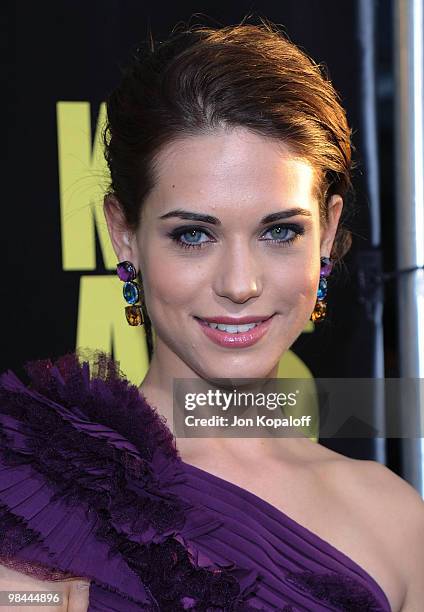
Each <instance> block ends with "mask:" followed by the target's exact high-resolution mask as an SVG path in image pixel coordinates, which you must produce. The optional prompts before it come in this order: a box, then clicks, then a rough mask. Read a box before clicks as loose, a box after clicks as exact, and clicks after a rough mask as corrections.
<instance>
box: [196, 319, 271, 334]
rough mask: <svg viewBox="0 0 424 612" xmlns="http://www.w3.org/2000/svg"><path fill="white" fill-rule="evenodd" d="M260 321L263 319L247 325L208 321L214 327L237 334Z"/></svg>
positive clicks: (251, 327)
mask: <svg viewBox="0 0 424 612" xmlns="http://www.w3.org/2000/svg"><path fill="white" fill-rule="evenodd" d="M260 323H262V321H258V322H257V323H246V325H224V324H223V323H208V325H209V327H212V328H213V329H220V330H221V331H226V332H228V333H230V334H237V333H242V332H247V331H249V329H253V328H254V327H256V326H257V325H259V324H260Z"/></svg>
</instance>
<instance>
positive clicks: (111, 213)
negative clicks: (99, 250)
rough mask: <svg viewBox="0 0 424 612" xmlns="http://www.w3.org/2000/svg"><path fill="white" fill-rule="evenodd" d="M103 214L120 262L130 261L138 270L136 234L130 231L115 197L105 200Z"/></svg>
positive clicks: (106, 197)
mask: <svg viewBox="0 0 424 612" xmlns="http://www.w3.org/2000/svg"><path fill="white" fill-rule="evenodd" d="M103 212H104V215H105V219H106V223H107V228H108V230H109V236H110V240H111V242H112V246H113V249H114V251H115V253H116V256H117V258H118V262H119V261H130V262H131V263H132V264H133V265H134V267H135V268H136V269H138V251H137V248H136V240H135V236H134V233H133V232H132V231H131V230H129V228H128V226H127V224H126V221H125V216H124V213H123V211H122V208H121V205H120V204H119V202H118V200H117V199H116V197H115V196H113V195H110V194H108V195H106V196H105V197H104V200H103Z"/></svg>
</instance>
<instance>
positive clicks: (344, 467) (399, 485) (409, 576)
mask: <svg viewBox="0 0 424 612" xmlns="http://www.w3.org/2000/svg"><path fill="white" fill-rule="evenodd" d="M326 468H327V469H326V473H327V477H328V478H329V479H330V480H331V481H332V482H333V483H334V485H335V487H336V491H337V492H338V494H340V495H343V496H344V499H346V497H347V498H348V499H349V500H350V501H351V503H352V504H354V505H353V507H354V508H356V511H357V513H360V514H363V520H364V524H366V525H367V526H368V528H369V529H370V530H372V531H373V533H375V534H376V535H377V537H378V539H379V541H380V542H381V547H382V550H386V551H387V555H388V559H390V561H391V562H393V564H394V565H395V567H396V570H397V572H399V575H400V576H401V578H402V582H403V584H404V585H405V591H406V596H405V600H404V602H403V605H402V608H401V611H402V612H421V611H422V609H423V608H422V605H423V604H422V602H423V601H424V500H423V499H422V497H421V495H420V494H419V493H418V491H417V490H416V489H415V488H414V487H413V486H412V485H410V484H409V483H408V482H407V481H406V480H404V479H403V478H401V477H400V476H398V475H397V474H395V473H394V472H393V471H392V470H390V469H389V468H387V467H386V466H385V465H382V464H381V463H379V462H377V461H368V460H357V459H350V458H347V457H341V456H338V457H334V458H333V460H332V461H328V462H327V466H326ZM361 520H362V517H361Z"/></svg>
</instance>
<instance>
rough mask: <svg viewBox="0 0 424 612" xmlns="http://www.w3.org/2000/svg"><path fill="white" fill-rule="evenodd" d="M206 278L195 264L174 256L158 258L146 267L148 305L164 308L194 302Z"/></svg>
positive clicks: (145, 280)
mask: <svg viewBox="0 0 424 612" xmlns="http://www.w3.org/2000/svg"><path fill="white" fill-rule="evenodd" d="M202 278H203V279H204V274H202V273H201V271H200V269H198V268H197V267H196V266H195V265H193V264H190V263H189V262H187V261H179V262H176V261H175V260H172V258H162V259H159V258H158V259H157V260H156V261H154V263H152V265H151V266H150V267H149V266H148V267H147V269H145V274H144V285H145V288H146V289H145V298H146V302H147V305H148V306H151V307H152V308H154V309H159V311H160V310H162V309H164V308H166V309H168V308H170V307H175V308H178V307H180V306H184V305H187V304H190V303H191V304H192V303H193V302H194V301H195V299H196V296H198V294H199V290H200V287H201V283H202Z"/></svg>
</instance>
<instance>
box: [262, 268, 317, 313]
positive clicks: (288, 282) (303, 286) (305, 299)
mask: <svg viewBox="0 0 424 612" xmlns="http://www.w3.org/2000/svg"><path fill="white" fill-rule="evenodd" d="M302 269H304V267H299V268H297V271H296V273H294V272H293V269H292V268H291V269H290V270H286V272H285V274H284V275H283V276H281V277H280V278H279V279H276V278H275V277H274V278H273V279H269V280H268V282H269V283H270V286H271V287H273V294H274V299H275V300H276V302H277V303H278V302H280V303H281V304H282V305H283V307H284V306H285V307H286V309H287V310H290V309H292V308H295V307H297V308H300V309H302V305H304V307H305V309H308V308H309V306H310V305H312V306H311V308H313V307H314V305H315V301H316V294H317V288H318V278H319V277H318V276H317V275H316V274H314V273H312V272H313V271H311V270H307V268H305V272H302Z"/></svg>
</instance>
